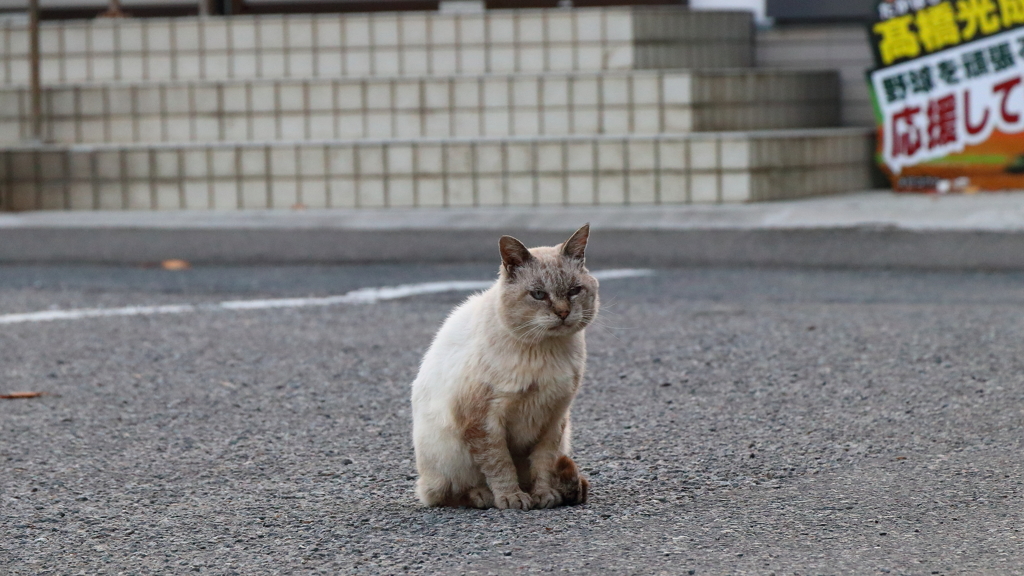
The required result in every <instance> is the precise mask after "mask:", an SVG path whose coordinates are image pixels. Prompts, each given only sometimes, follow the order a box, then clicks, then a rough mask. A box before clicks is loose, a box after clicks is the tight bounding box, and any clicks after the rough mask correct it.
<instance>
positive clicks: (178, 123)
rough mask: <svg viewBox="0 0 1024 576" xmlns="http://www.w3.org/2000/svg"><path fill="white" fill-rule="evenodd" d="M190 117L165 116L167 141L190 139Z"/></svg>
mask: <svg viewBox="0 0 1024 576" xmlns="http://www.w3.org/2000/svg"><path fill="white" fill-rule="evenodd" d="M191 119H192V117H191V116H184V115H183V116H171V117H169V118H167V139H166V141H167V142H188V141H189V140H192V122H191Z"/></svg>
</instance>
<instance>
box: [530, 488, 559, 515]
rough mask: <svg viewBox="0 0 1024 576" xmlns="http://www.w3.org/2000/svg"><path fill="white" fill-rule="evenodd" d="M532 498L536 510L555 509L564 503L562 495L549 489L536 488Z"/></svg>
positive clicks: (531, 493) (531, 494) (531, 495)
mask: <svg viewBox="0 0 1024 576" xmlns="http://www.w3.org/2000/svg"><path fill="white" fill-rule="evenodd" d="M530 497H532V498H533V508H534V510H537V509H540V508H554V507H555V506H559V505H560V504H561V503H562V495H561V494H559V493H558V492H557V491H555V490H553V489H551V488H548V487H544V488H535V489H534V490H533V491H532V492H530Z"/></svg>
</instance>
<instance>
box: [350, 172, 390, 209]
mask: <svg viewBox="0 0 1024 576" xmlns="http://www.w3.org/2000/svg"><path fill="white" fill-rule="evenodd" d="M356 187H357V188H358V194H359V206H360V207H363V208H383V207H385V206H387V203H386V202H385V196H384V179H383V178H360V179H359V180H357V181H356Z"/></svg>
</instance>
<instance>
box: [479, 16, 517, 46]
mask: <svg viewBox="0 0 1024 576" xmlns="http://www.w3.org/2000/svg"><path fill="white" fill-rule="evenodd" d="M484 14H485V16H486V18H487V35H488V38H489V40H490V43H491V44H492V45H496V44H507V45H511V44H513V43H515V39H516V28H515V20H514V13H513V12H485V13H484Z"/></svg>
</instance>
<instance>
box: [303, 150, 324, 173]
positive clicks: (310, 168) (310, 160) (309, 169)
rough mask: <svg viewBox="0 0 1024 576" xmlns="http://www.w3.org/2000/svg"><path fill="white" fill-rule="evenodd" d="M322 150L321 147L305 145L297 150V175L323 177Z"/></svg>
mask: <svg viewBox="0 0 1024 576" xmlns="http://www.w3.org/2000/svg"><path fill="white" fill-rule="evenodd" d="M324 162H325V158H324V149H323V148H322V147H321V146H315V145H307V146H303V147H301V148H299V170H300V172H299V174H301V175H303V176H306V177H310V176H323V175H324V170H325V166H324Z"/></svg>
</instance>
